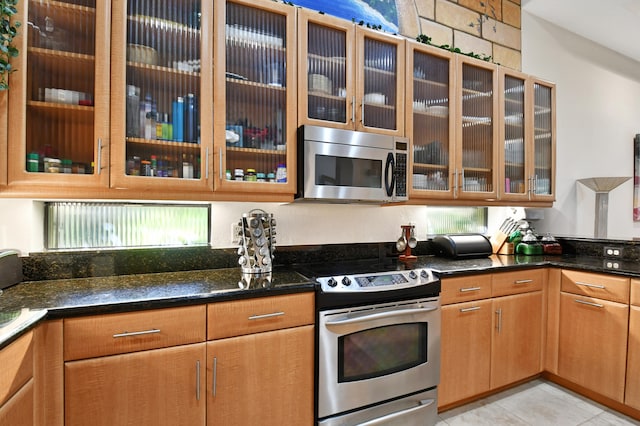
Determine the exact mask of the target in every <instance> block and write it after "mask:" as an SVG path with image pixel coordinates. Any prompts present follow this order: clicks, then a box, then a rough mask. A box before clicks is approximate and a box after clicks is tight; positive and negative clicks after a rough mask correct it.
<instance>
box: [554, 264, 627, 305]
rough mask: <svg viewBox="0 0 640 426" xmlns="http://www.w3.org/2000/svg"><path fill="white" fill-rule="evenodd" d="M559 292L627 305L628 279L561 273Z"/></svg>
mask: <svg viewBox="0 0 640 426" xmlns="http://www.w3.org/2000/svg"><path fill="white" fill-rule="evenodd" d="M561 290H562V291H565V292H567V293H573V294H581V295H584V296H588V297H597V298H599V299H604V300H610V301H612V302H620V303H629V278H624V277H617V276H613V275H605V274H594V273H589V272H579V271H569V270H563V271H562V284H561Z"/></svg>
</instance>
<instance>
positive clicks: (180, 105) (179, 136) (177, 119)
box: [172, 96, 184, 142]
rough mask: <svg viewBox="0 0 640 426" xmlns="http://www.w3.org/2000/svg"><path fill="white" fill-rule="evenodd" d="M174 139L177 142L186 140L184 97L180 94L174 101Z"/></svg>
mask: <svg viewBox="0 0 640 426" xmlns="http://www.w3.org/2000/svg"><path fill="white" fill-rule="evenodd" d="M172 109H173V111H172V112H173V140H174V141H176V142H183V141H184V98H183V97H182V96H179V97H178V99H177V100H175V101H173V105H172Z"/></svg>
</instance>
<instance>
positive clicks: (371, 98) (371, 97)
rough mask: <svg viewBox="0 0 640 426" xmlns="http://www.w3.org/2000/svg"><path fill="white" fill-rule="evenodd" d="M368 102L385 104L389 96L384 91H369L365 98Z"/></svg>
mask: <svg viewBox="0 0 640 426" xmlns="http://www.w3.org/2000/svg"><path fill="white" fill-rule="evenodd" d="M363 100H364V102H365V103H367V104H377V105H385V104H386V103H387V97H386V96H385V95H384V94H383V93H367V94H366V95H364V98H363Z"/></svg>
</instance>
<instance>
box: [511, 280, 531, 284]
mask: <svg viewBox="0 0 640 426" xmlns="http://www.w3.org/2000/svg"><path fill="white" fill-rule="evenodd" d="M532 282H533V280H515V281H514V282H513V283H514V284H529V283H532Z"/></svg>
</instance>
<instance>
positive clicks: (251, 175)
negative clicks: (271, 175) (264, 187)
mask: <svg viewBox="0 0 640 426" xmlns="http://www.w3.org/2000/svg"><path fill="white" fill-rule="evenodd" d="M257 179H258V178H257V176H256V169H247V173H246V174H245V175H244V180H246V181H247V182H255V181H256V180H257Z"/></svg>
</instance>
